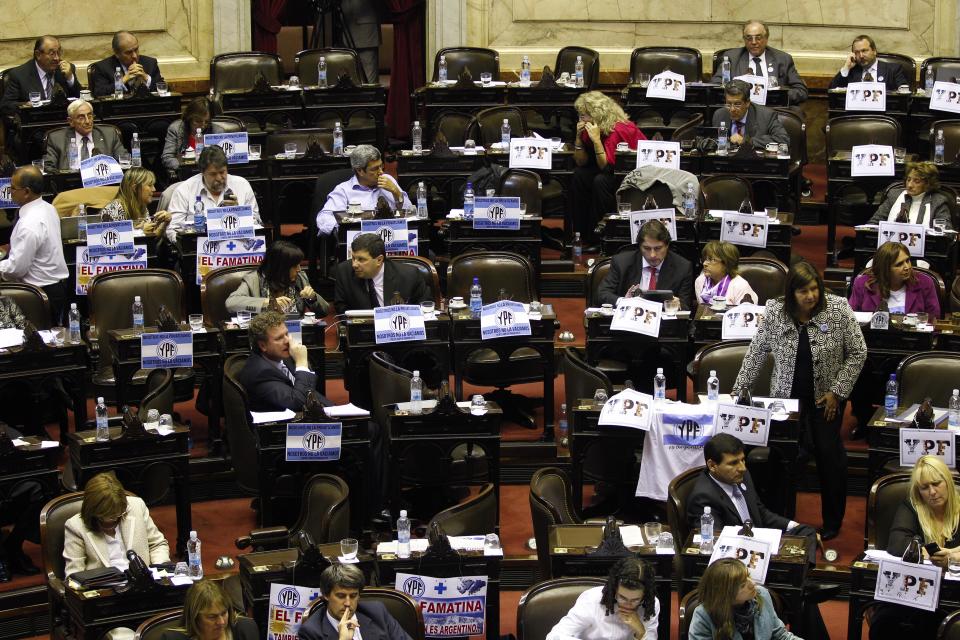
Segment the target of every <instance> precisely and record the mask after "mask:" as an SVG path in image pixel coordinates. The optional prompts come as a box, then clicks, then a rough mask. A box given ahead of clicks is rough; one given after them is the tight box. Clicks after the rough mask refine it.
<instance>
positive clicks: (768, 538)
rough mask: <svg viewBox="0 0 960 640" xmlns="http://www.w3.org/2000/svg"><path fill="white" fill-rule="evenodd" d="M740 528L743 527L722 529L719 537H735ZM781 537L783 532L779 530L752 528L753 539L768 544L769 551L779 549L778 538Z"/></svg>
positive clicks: (734, 526)
mask: <svg viewBox="0 0 960 640" xmlns="http://www.w3.org/2000/svg"><path fill="white" fill-rule="evenodd" d="M742 528H743V527H741V526H740V525H731V526H728V527H724V528H723V531H721V532H720V535H721V536H724V535H726V536H735V535H737V532H739V531H740V529H742ZM782 535H783V531H780V529H764V528H762V527H754V528H753V537H754V538H757V539H758V540H763V541H764V542H769V543H770V548H771V549H779V548H780V536H782Z"/></svg>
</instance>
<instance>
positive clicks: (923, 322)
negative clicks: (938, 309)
mask: <svg viewBox="0 0 960 640" xmlns="http://www.w3.org/2000/svg"><path fill="white" fill-rule="evenodd" d="M929 319H930V314H928V313H927V312H926V311H918V312H917V328H918V329H919V328H921V327H925V326H927V321H928V320H929Z"/></svg>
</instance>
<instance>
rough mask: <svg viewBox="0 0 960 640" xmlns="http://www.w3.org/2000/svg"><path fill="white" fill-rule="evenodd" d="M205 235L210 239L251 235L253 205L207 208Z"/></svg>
mask: <svg viewBox="0 0 960 640" xmlns="http://www.w3.org/2000/svg"><path fill="white" fill-rule="evenodd" d="M207 237H208V238H209V239H210V240H233V239H236V238H251V237H253V207H251V206H250V205H248V204H244V205H238V206H236V207H211V208H209V209H207Z"/></svg>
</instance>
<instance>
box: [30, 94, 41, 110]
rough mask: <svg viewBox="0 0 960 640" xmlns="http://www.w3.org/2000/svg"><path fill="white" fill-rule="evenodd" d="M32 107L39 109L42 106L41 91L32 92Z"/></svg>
mask: <svg viewBox="0 0 960 640" xmlns="http://www.w3.org/2000/svg"><path fill="white" fill-rule="evenodd" d="M30 106H31V107H39V106H40V92H39V91H31V92H30Z"/></svg>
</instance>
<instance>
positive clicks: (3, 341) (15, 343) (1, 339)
mask: <svg viewBox="0 0 960 640" xmlns="http://www.w3.org/2000/svg"><path fill="white" fill-rule="evenodd" d="M21 344H23V329H0V349H6V348H7V347H19V346H20V345H21Z"/></svg>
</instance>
